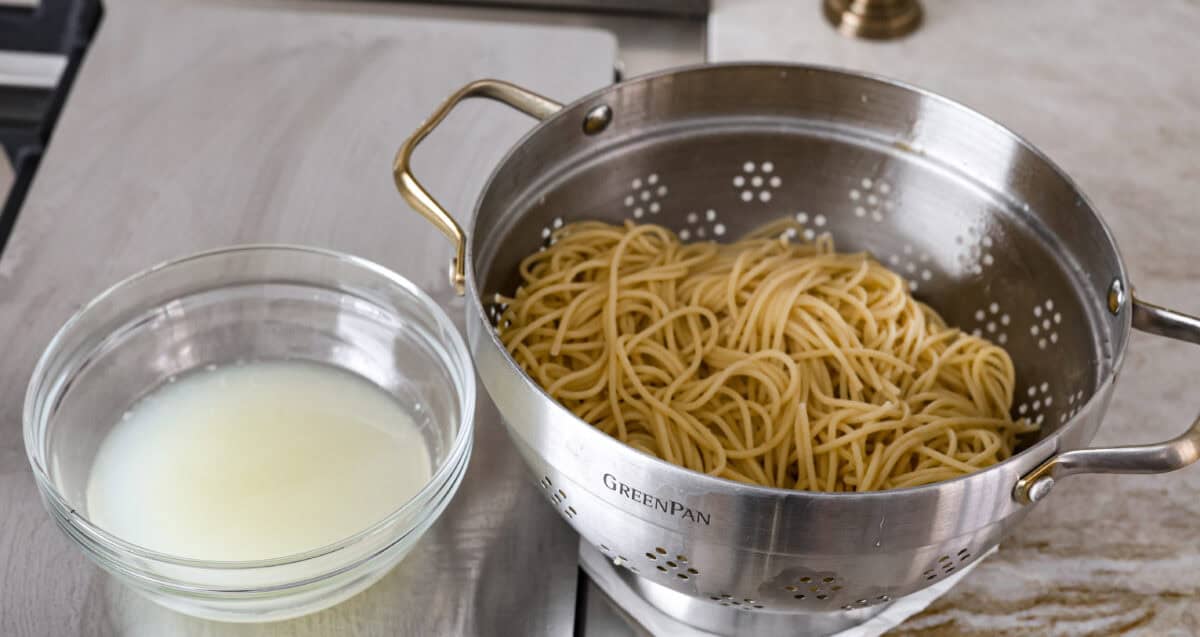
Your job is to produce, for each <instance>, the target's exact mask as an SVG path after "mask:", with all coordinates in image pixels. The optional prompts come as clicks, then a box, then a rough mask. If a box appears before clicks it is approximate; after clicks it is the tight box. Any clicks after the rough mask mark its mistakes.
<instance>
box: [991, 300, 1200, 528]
mask: <svg viewBox="0 0 1200 637" xmlns="http://www.w3.org/2000/svg"><path fill="white" fill-rule="evenodd" d="M1131 305H1132V311H1133V326H1134V327H1136V328H1137V329H1139V330H1142V331H1144V332H1149V333H1151V334H1158V335H1160V336H1168V337H1170V338H1175V339H1179V340H1182V341H1188V342H1191V343H1196V344H1200V319H1198V318H1196V317H1194V316H1188V315H1187V314H1182V313H1180V312H1175V311H1173V310H1168V309H1166V308H1163V307H1159V306H1157V305H1151V304H1150V303H1145V302H1142V301H1139V300H1138V299H1136V298H1135V299H1133V303H1132V304H1131ZM1116 309H1119V304H1118V306H1117V308H1116ZM1197 460H1200V418H1197V419H1196V420H1195V421H1193V422H1192V425H1191V427H1189V428H1188V430H1187V431H1185V432H1184V433H1183V434H1181V435H1179V436H1177V437H1175V438H1172V439H1171V440H1168V441H1166V442H1161V443H1158V444H1152V445H1135V446H1128V447H1111V448H1102V449H1079V450H1077V451H1068V452H1066V453H1062V454H1059V455H1057V456H1053V457H1051V458H1050V459H1048V460H1046V461H1045V462H1043V463H1042V464H1040V465H1038V467H1037V468H1036V469H1034V470H1033V471H1030V472H1029V473H1028V474H1026V475H1025V476H1023V477H1022V478H1021V479H1020V480H1018V481H1017V486H1016V488H1015V489H1014V490H1013V497H1015V498H1016V499H1017V501H1018V502H1021V503H1023V504H1029V503H1032V502H1037V501H1038V500H1041V499H1042V498H1044V497H1046V495H1047V494H1049V493H1050V490H1051V489H1052V488H1053V487H1054V484H1055V482H1056V481H1058V480H1061V479H1063V478H1065V477H1067V476H1069V475H1074V474H1076V473H1166V472H1168V471H1175V470H1176V469H1182V468H1183V467H1186V466H1188V465H1190V464H1192V463H1194V462H1196V461H1197Z"/></svg>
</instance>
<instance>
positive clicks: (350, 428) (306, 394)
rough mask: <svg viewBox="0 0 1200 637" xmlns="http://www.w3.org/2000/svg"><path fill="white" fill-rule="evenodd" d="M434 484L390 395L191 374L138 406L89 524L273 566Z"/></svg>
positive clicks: (311, 378) (206, 555)
mask: <svg viewBox="0 0 1200 637" xmlns="http://www.w3.org/2000/svg"><path fill="white" fill-rule="evenodd" d="M430 475H431V462H430V456H429V451H428V450H427V448H426V444H425V441H424V439H423V437H422V435H421V433H420V431H419V430H418V429H417V426H416V424H415V422H414V420H413V418H412V416H410V415H409V413H408V412H407V411H406V410H405V409H404V407H402V406H401V405H400V404H399V403H398V402H397V401H396V400H395V399H394V398H392V396H390V395H389V394H387V393H385V392H384V391H383V390H382V389H380V388H379V387H376V386H375V385H373V384H372V383H370V382H368V381H367V380H365V379H362V378H360V377H358V376H356V375H354V374H351V373H349V372H346V371H343V370H340V369H337V368H334V367H331V366H326V365H319V364H316V363H307V362H293V361H262V362H252V363H246V364H238V365H228V366H221V367H215V368H212V367H210V368H207V369H204V370H198V371H195V372H191V373H188V374H185V375H183V376H181V377H179V378H178V379H176V380H174V381H173V382H169V383H166V384H164V385H162V386H160V387H159V388H157V389H156V390H154V391H153V392H151V393H150V394H148V395H147V396H146V397H144V398H143V399H141V400H139V401H138V402H137V403H136V404H135V405H133V406H132V407H131V408H130V409H129V410H128V412H126V413H125V415H124V417H123V418H122V419H121V422H119V423H118V424H117V425H116V426H115V427H114V428H113V429H112V431H111V432H110V433H109V434H108V436H107V437H106V438H105V440H104V441H103V443H102V444H101V446H100V448H99V451H98V453H97V455H96V459H95V462H94V464H93V466H92V469H91V475H90V478H89V481H88V487H87V511H86V515H87V517H88V518H89V519H90V520H91V521H92V522H93V523H94V524H96V525H97V526H99V527H100V528H102V529H104V530H105V531H108V532H110V533H112V534H113V535H116V536H117V537H120V538H122V539H124V540H126V541H128V542H131V543H133V544H136V545H138V546H141V547H143V548H147V549H152V550H154V551H159V552H162V553H166V554H169V555H173V556H176V557H185V558H192V559H199V560H215V561H227V560H237V561H240V560H261V559H270V558H277V557H283V556H287V555H293V554H297V553H302V552H305V551H309V550H313V549H317V548H320V547H323V546H326V545H329V544H332V543H334V542H337V541H339V540H343V539H345V538H348V537H350V536H352V535H354V534H355V533H357V532H359V531H362V530H364V529H366V528H368V527H370V526H371V525H372V524H374V523H376V522H379V521H380V520H382V519H384V518H385V517H387V515H388V514H390V513H391V512H393V511H395V510H396V509H397V508H399V507H400V506H401V505H402V504H404V502H406V501H407V500H408V499H410V498H411V497H412V496H414V495H415V494H416V493H417V492H418V491H419V490H420V489H421V488H422V487H423V486H425V484H426V483H427V482H428V481H429V479H430Z"/></svg>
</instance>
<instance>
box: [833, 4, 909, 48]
mask: <svg viewBox="0 0 1200 637" xmlns="http://www.w3.org/2000/svg"><path fill="white" fill-rule="evenodd" d="M822 6H823V8H824V11H825V19H826V20H829V23H830V24H832V25H833V26H834V28H836V29H837V30H838V31H839V32H841V33H842V34H843V35H847V36H850V37H856V38H866V39H868V40H891V39H892V38H899V37H903V36H906V35H908V34H909V33H912V32H913V31H914V30H916V28H917V27H919V26H920V25H921V3H919V2H918V1H917V0H824V2H823V3H822Z"/></svg>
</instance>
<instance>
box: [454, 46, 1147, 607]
mask: <svg viewBox="0 0 1200 637" xmlns="http://www.w3.org/2000/svg"><path fill="white" fill-rule="evenodd" d="M604 107H607V109H609V115H610V117H609V118H608V121H607V122H606V123H604V125H603V126H596V125H595V119H596V117H595V115H596V113H597V112H598V111H597V109H602V108H604ZM589 122H590V125H589ZM782 216H789V217H791V218H793V219H794V220H795V221H796V222H797V228H796V233H797V238H798V239H799V240H803V239H805V238H811V237H813V236H815V235H817V234H819V233H823V232H829V233H831V234H832V235H833V237H834V239H835V241H836V243H837V245H838V247H839V249H845V250H868V251H870V252H872V253H873V254H874V255H875V256H876V258H878V259H879V260H880V261H881V262H882V263H884V264H886V265H888V266H889V267H891V268H892V269H894V270H895V271H897V272H899V273H900V274H902V275H903V276H905V277H906V278H907V279H908V281H909V285H910V287H911V288H912V290H913V291H914V294H915V295H916V296H917V297H918V298H920V299H922V300H924V301H926V302H928V303H930V304H931V305H932V306H933V307H935V308H937V309H938V310H939V311H940V312H941V313H942V314H943V316H945V317H946V318H947V320H948V321H949V323H951V324H952V325H956V326H959V327H961V328H963V329H965V330H967V331H978V333H980V334H982V335H984V336H987V337H988V338H991V339H992V340H994V341H997V342H1000V343H1002V344H1003V345H1004V346H1005V347H1006V348H1007V349H1008V350H1009V351H1010V352H1011V353H1012V355H1013V358H1014V361H1015V363H1016V366H1017V385H1018V393H1017V396H1016V398H1015V404H1014V413H1015V414H1016V415H1021V416H1025V417H1028V418H1031V419H1033V420H1035V421H1038V422H1040V423H1041V425H1042V431H1041V433H1040V435H1039V437H1038V438H1037V439H1033V440H1029V441H1027V443H1026V448H1025V449H1024V450H1023V451H1021V452H1020V453H1019V454H1017V455H1015V456H1014V457H1013V458H1011V459H1009V460H1008V461H1006V462H1004V463H1002V464H1000V465H997V466H995V467H992V468H990V469H987V470H985V471H982V472H979V473H976V474H973V475H970V476H966V477H962V478H959V479H956V480H951V481H947V482H943V483H938V484H934V485H928V486H924V487H918V488H912V489H902V490H894V491H885V492H877V493H864V494H819V493H808V492H797V491H787V490H780V489H769V488H763V487H753V486H747V485H742V484H738V483H734V482H731V481H726V480H721V479H716V478H712V477H708V476H704V475H700V474H697V473H695V472H691V471H688V470H685V469H682V468H679V467H676V466H674V465H671V464H668V463H666V462H663V461H661V460H658V459H657V458H653V457H651V456H648V455H646V454H643V453H640V452H638V451H635V450H634V449H632V448H629V447H627V446H625V445H624V444H622V443H620V442H618V441H617V440H615V439H612V438H610V437H608V436H607V435H605V434H604V433H602V432H600V431H598V430H596V429H594V428H593V427H591V426H590V425H588V424H587V423H585V422H583V421H581V420H579V419H578V418H576V417H575V416H574V415H573V414H571V413H570V412H569V411H568V410H566V409H565V408H563V407H562V406H561V405H559V404H558V403H557V402H555V401H554V400H553V399H551V398H550V397H549V396H548V395H547V394H546V393H545V392H543V391H542V389H541V388H540V387H539V386H538V385H537V384H536V382H535V381H533V380H532V379H531V378H530V377H529V376H527V375H526V374H525V373H524V372H523V371H522V370H521V369H520V368H519V366H517V365H516V364H515V363H514V362H513V360H512V359H511V358H510V357H509V356H508V354H507V353H506V351H505V349H504V347H503V345H502V344H501V342H500V341H499V339H498V337H497V334H496V329H495V326H494V324H493V323H494V321H495V320H496V318H497V316H498V314H499V312H498V308H497V307H496V305H495V301H494V299H495V295H496V294H497V293H503V294H511V293H512V291H513V290H514V289H515V287H516V286H517V285H518V284H519V278H518V276H517V273H516V269H517V264H518V263H519V262H520V260H521V259H522V258H524V257H525V256H527V255H528V254H530V253H532V252H534V251H536V250H538V249H539V248H540V247H542V246H543V245H544V242H545V241H546V240H547V238H548V237H549V234H550V232H552V231H553V229H554V228H556V227H559V226H561V225H563V224H565V223H569V222H571V221H574V220H582V219H599V220H607V221H612V222H618V221H622V220H625V219H633V220H635V221H639V222H654V223H659V224H662V225H664V226H667V227H669V228H671V229H673V230H675V231H676V232H678V233H679V235H680V236H681V238H684V239H685V240H701V239H716V240H728V239H732V238H736V237H737V236H739V235H740V234H742V233H744V232H745V231H747V230H749V229H752V228H755V227H758V226H761V225H763V224H765V223H767V222H770V221H773V220H776V219H778V218H780V217H782ZM466 234H467V237H468V243H467V251H466V259H467V261H466V287H467V298H468V309H467V311H468V320H467V332H468V343H469V346H470V348H471V350H472V353H473V355H474V357H475V361H476V366H477V369H478V372H479V374H480V377H481V378H482V380H483V383H484V385H485V387H486V388H487V391H488V393H489V395H490V396H491V398H492V400H493V401H494V402H495V403H496V405H497V407H498V408H499V411H500V413H501V415H502V416H503V418H504V421H505V423H506V426H507V427H508V429H509V433H510V435H511V438H512V439H513V441H514V444H515V445H516V447H517V448H518V449H519V451H520V453H521V455H522V457H523V458H524V459H525V461H526V463H527V464H528V465H529V467H530V469H531V470H532V472H533V476H534V478H535V479H536V480H537V481H538V483H539V484H540V486H541V488H542V489H543V490H544V491H545V494H546V497H547V498H548V499H549V501H550V502H551V504H552V505H553V506H555V507H556V508H557V509H558V510H559V511H560V512H561V513H562V515H563V517H564V518H565V519H566V520H567V522H568V523H569V524H570V525H571V526H572V527H574V528H575V529H576V530H577V531H578V532H579V533H580V535H581V536H582V537H583V538H584V539H586V540H587V541H588V542H590V543H591V544H593V545H594V546H596V547H597V548H599V550H600V551H601V552H603V553H604V554H605V555H606V556H608V557H610V558H611V559H613V560H614V561H615V562H616V563H618V564H619V565H622V566H624V567H627V568H628V569H629V570H630V571H631V572H633V573H636V574H637V575H638V576H640V577H643V578H646V579H647V580H649V581H652V582H654V583H656V584H660V585H662V586H663V587H666V588H668V589H671V590H674V591H676V592H679V593H682V594H684V595H686V596H688V598H689V599H690V600H693V601H694V603H696V604H711V605H715V606H727V607H736V608H738V609H740V610H743V611H747V612H755V613H759V612H768V613H770V612H774V613H796V612H805V613H824V612H830V613H838V612H840V613H858V612H860V611H859V609H862V608H865V607H871V606H877V605H880V604H885V603H888V602H890V601H891V600H893V599H895V598H897V597H899V596H903V595H906V594H909V593H912V592H914V591H917V590H920V589H922V588H924V587H926V586H929V585H931V584H933V583H934V582H936V581H937V580H939V579H941V578H943V577H946V576H948V575H950V574H952V573H954V572H956V571H957V570H958V569H961V568H963V567H964V566H966V565H967V564H969V563H970V562H972V561H973V560H975V559H976V558H978V557H979V556H981V555H983V554H984V553H986V552H987V551H988V550H989V549H990V548H992V547H993V546H995V545H996V544H997V543H998V542H999V541H1000V540H1001V539H1002V538H1003V537H1004V536H1005V535H1006V534H1008V533H1009V532H1010V531H1011V530H1012V528H1013V527H1014V525H1016V524H1017V523H1018V522H1020V520H1021V519H1022V518H1023V517H1024V516H1025V515H1026V514H1027V513H1028V511H1029V509H1030V508H1031V506H1032V505H1029V504H1021V503H1019V502H1018V501H1017V500H1016V499H1015V498H1014V497H1013V489H1014V485H1016V483H1017V481H1018V480H1019V479H1020V478H1021V476H1022V475H1024V474H1026V473H1028V472H1030V471H1031V470H1033V469H1034V468H1035V467H1037V466H1038V465H1039V464H1040V463H1041V462H1043V461H1044V460H1046V459H1047V458H1048V457H1050V456H1052V455H1054V454H1056V453H1061V452H1063V451H1066V450H1071V449H1077V448H1080V447H1083V446H1084V445H1086V444H1087V443H1088V442H1089V441H1090V440H1091V438H1092V436H1093V435H1094V433H1095V432H1096V429H1097V427H1098V426H1099V424H1100V420H1101V417H1102V415H1103V412H1104V410H1105V408H1106V406H1107V404H1108V400H1109V397H1110V395H1111V390H1112V381H1113V377H1114V375H1115V373H1116V371H1117V369H1118V368H1119V366H1120V360H1121V355H1122V352H1123V351H1124V348H1125V343H1126V340H1127V337H1128V333H1129V330H1130V319H1129V313H1128V312H1111V311H1109V309H1108V305H1107V303H1106V298H1107V296H1108V292H1109V290H1110V289H1111V288H1112V286H1113V285H1114V282H1117V284H1119V285H1123V286H1124V287H1123V289H1126V290H1127V289H1129V288H1128V285H1127V283H1126V282H1125V277H1126V272H1125V269H1124V266H1123V264H1122V261H1121V258H1120V255H1119V253H1118V251H1117V249H1116V246H1115V245H1114V243H1113V241H1112V238H1111V236H1110V234H1109V233H1108V231H1107V229H1106V228H1105V226H1104V224H1103V222H1102V221H1101V220H1100V218H1099V217H1098V216H1097V215H1096V213H1095V211H1094V210H1093V209H1092V207H1091V205H1090V204H1089V203H1088V202H1087V200H1086V199H1085V198H1084V197H1083V196H1082V194H1081V193H1080V192H1079V191H1078V190H1077V188H1076V187H1075V186H1074V185H1073V184H1072V183H1071V182H1070V180H1069V179H1068V178H1067V177H1066V176H1065V175H1064V174H1063V173H1062V172H1061V171H1060V170H1058V169H1057V168H1056V167H1055V166H1054V165H1053V164H1052V163H1051V162H1050V161H1049V160H1047V159H1046V158H1045V157H1044V156H1043V155H1041V154H1040V153H1039V152H1038V151H1037V150H1035V149H1034V148H1033V147H1032V146H1030V145H1029V144H1028V143H1026V142H1025V141H1024V140H1022V139H1021V138H1019V137H1018V136H1016V135H1015V134H1013V133H1012V132H1010V131H1008V130H1007V129H1005V128H1004V127H1003V126H1001V125H999V124H997V123H995V122H994V121H991V120H989V119H987V118H986V117H984V116H982V115H980V114H978V113H976V112H974V111H972V110H970V109H968V108H966V107H964V106H962V105H960V104H957V103H954V102H952V101H949V100H947V99H945V98H942V97H939V96H936V95H933V94H930V93H927V92H924V91H921V90H919V89H915V88H912V87H909V86H905V85H902V84H899V83H896V82H892V81H887V80H883V79H879V78H874V77H869V76H864V75H858V74H854V73H848V72H844V71H838V70H833V69H826V68H816V67H802V66H780V65H713V66H703V67H694V68H688V69H682V70H677V71H671V72H667V73H662V74H657V75H652V76H647V77H643V78H637V79H634V80H630V81H627V82H624V83H621V84H617V85H614V86H611V87H608V88H606V89H603V90H601V91H598V92H596V93H594V94H592V95H589V96H587V97H585V98H583V99H581V100H579V101H577V102H575V103H573V104H570V105H568V106H566V107H564V108H563V109H562V110H561V111H559V112H558V113H556V114H555V115H553V116H552V117H550V118H548V119H546V120H545V121H543V122H542V123H541V124H539V125H538V126H537V127H536V128H535V129H534V130H533V131H531V132H530V133H529V134H528V135H527V136H526V137H525V138H524V139H523V140H522V141H521V142H519V143H518V145H517V146H516V147H514V148H513V149H512V150H511V152H510V153H509V154H508V156H507V157H506V159H504V160H503V161H502V162H501V164H500V165H499V166H498V167H497V169H496V171H495V172H494V174H493V176H492V178H491V179H490V180H489V182H488V185H487V186H486V187H485V189H484V191H483V193H482V194H481V196H480V198H479V201H478V205H477V208H476V210H475V215H474V219H473V221H472V223H471V224H470V226H469V228H468V230H467V233H466Z"/></svg>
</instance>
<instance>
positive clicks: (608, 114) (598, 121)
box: [583, 104, 613, 135]
mask: <svg viewBox="0 0 1200 637" xmlns="http://www.w3.org/2000/svg"><path fill="white" fill-rule="evenodd" d="M612 116H613V112H612V108H610V107H609V106H608V104H601V105H599V106H593V107H592V108H591V109H590V110H589V111H588V112H587V115H584V116H583V132H584V134H587V135H595V134H597V133H601V132H604V129H606V128H608V125H609V124H611V123H612Z"/></svg>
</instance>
